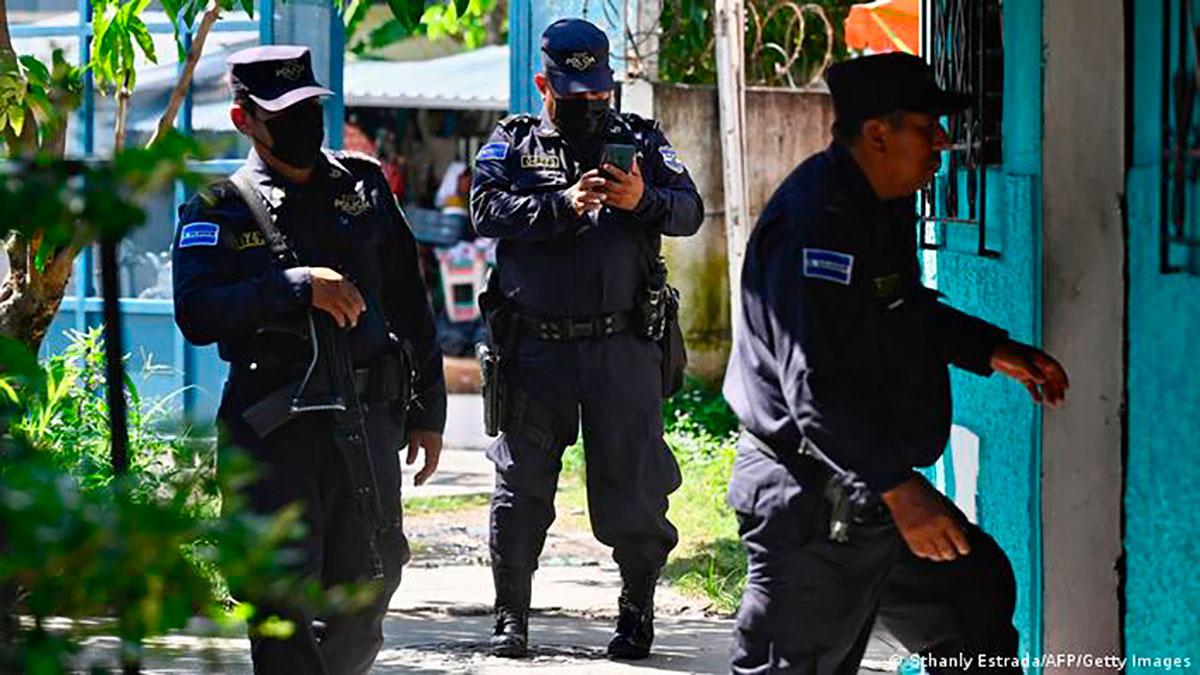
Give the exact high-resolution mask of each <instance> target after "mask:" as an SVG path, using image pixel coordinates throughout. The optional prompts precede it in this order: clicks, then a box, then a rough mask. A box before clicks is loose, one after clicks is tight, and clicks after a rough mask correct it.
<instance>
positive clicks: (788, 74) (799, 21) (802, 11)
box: [658, 0, 858, 86]
mask: <svg viewBox="0 0 1200 675" xmlns="http://www.w3.org/2000/svg"><path fill="white" fill-rule="evenodd" d="M857 1H858V0H818V1H816V2H809V3H796V2H778V1H777V0H747V2H746V24H747V25H746V38H745V45H746V55H745V62H746V82H747V84H758V85H771V86H802V85H804V84H807V83H808V82H810V81H811V80H813V79H814V78H815V77H816V76H818V75H820V72H821V69H822V68H823V67H824V65H825V61H826V56H827V55H829V56H830V57H831V58H832V59H833V60H834V61H837V60H841V59H844V58H846V56H847V54H848V52H847V49H846V42H845V37H844V31H843V26H844V24H845V22H846V17H847V16H849V14H850V6H851V5H853V4H855V3H856V2H857ZM822 14H823V15H824V16H825V17H826V18H827V19H828V22H829V26H828V27H827V26H826V24H825V21H824V20H822V19H821V15H822ZM712 22H713V8H712V3H711V2H708V1H707V0H664V3H663V12H662V16H661V18H660V20H659V25H660V27H661V28H662V36H661V38H660V40H659V44H660V48H659V55H658V56H659V66H658V67H659V77H660V78H661V79H662V80H663V81H665V82H679V83H685V84H712V83H714V82H716V57H715V53H714V50H713V45H714V38H713V23H712ZM829 29H831V30H832V37H833V44H832V45H831V44H830V35H829V33H828V32H827V30H829Z"/></svg>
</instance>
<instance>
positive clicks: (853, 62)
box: [825, 52, 971, 122]
mask: <svg viewBox="0 0 1200 675" xmlns="http://www.w3.org/2000/svg"><path fill="white" fill-rule="evenodd" d="M825 82H826V83H828V84H829V91H830V93H831V94H833V112H834V115H835V116H836V117H837V119H838V121H840V122H847V121H865V120H868V119H871V118H873V117H881V116H883V115H887V114H889V113H893V112H897V111H901V110H903V111H906V112H917V113H927V114H930V115H945V114H949V113H956V112H961V111H963V110H966V109H967V108H969V107H970V106H971V96H970V94H966V93H960V92H953V91H946V90H945V89H942V88H941V87H939V86H938V84H937V80H936V79H935V78H934V74H933V69H932V68H930V67H929V64H927V63H925V61H923V60H922V59H921V58H920V57H917V56H913V55H912V54H904V53H901V52H893V53H889V54H875V55H872V56H863V57H860V58H857V59H850V60H848V61H844V62H842V63H839V64H836V65H834V66H831V67H830V68H829V70H828V72H826V74H825Z"/></svg>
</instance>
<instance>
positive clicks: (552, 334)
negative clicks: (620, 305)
mask: <svg viewBox="0 0 1200 675" xmlns="http://www.w3.org/2000/svg"><path fill="white" fill-rule="evenodd" d="M515 318H516V321H517V326H518V328H519V330H520V334H521V335H523V336H524V335H528V336H529V337H532V338H535V339H537V340H549V341H554V342H569V341H571V340H587V339H591V338H605V337H611V336H613V335H616V334H617V333H624V332H625V331H628V330H632V329H633V327H634V326H635V324H636V322H637V320H638V317H637V316H636V315H635V314H634V313H633V312H613V313H612V314H599V315H596V316H558V317H555V316H537V315H534V314H529V313H526V312H522V311H520V310H517V311H516V312H515Z"/></svg>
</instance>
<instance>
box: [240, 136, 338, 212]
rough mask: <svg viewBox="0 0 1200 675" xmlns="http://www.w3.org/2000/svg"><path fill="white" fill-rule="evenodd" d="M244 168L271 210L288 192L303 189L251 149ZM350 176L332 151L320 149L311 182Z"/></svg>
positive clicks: (336, 179) (278, 204) (275, 207)
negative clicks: (276, 170)
mask: <svg viewBox="0 0 1200 675" xmlns="http://www.w3.org/2000/svg"><path fill="white" fill-rule="evenodd" d="M245 168H246V172H247V173H248V174H249V175H250V179H251V182H252V183H253V184H254V186H255V187H256V188H257V189H258V191H259V194H261V195H262V196H263V198H264V199H266V200H267V203H268V204H270V205H271V208H272V209H278V208H279V207H280V206H281V205H282V204H283V201H284V199H285V198H286V197H287V194H288V192H289V191H291V190H299V189H303V188H304V187H305V186H303V185H299V184H297V183H293V182H291V181H289V180H288V179H286V178H284V177H283V176H281V175H279V174H278V173H277V172H275V170H274V169H272V168H271V165H270V164H267V162H266V160H264V159H263V158H262V156H261V155H259V154H258V151H257V150H255V149H254V148H251V149H250V153H249V154H248V155H246V167H245ZM350 175H351V174H350V170H349V169H347V168H346V165H345V164H343V163H342V161H341V160H340V159H339V158H338V157H337V156H336V155H335V154H334V153H333V151H331V150H328V149H325V148H322V149H321V156H320V157H319V158H318V159H317V164H316V166H315V167H314V169H313V178H312V180H313V182H318V181H324V180H328V181H330V182H333V183H337V182H340V181H343V180H346V179H348V178H349V177H350ZM306 185H307V184H306Z"/></svg>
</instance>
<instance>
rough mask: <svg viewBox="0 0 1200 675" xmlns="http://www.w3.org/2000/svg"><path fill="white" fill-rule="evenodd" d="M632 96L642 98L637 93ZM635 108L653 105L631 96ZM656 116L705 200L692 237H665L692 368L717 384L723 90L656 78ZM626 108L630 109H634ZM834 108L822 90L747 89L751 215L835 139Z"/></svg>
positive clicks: (724, 315) (724, 318)
mask: <svg viewBox="0 0 1200 675" xmlns="http://www.w3.org/2000/svg"><path fill="white" fill-rule="evenodd" d="M632 98H636V96H635V97H632ZM631 103H634V105H635V106H636V107H641V106H646V105H647V102H645V101H644V100H639V101H638V102H634V101H631ZM649 107H650V110H652V113H651V114H653V116H654V117H655V118H656V119H657V120H658V121H659V123H660V124H661V125H662V127H663V131H664V132H665V133H666V135H667V138H668V139H669V140H670V141H671V144H672V145H673V146H675V148H676V149H678V150H680V151H681V153H682V155H683V158H684V162H685V163H686V164H687V167H688V171H689V172H690V173H691V176H692V179H693V180H695V181H696V186H697V187H698V188H699V190H700V194H701V195H702V196H703V198H704V209H705V221H704V226H703V227H702V228H701V229H700V232H699V233H698V234H696V235H695V236H693V237H688V238H686V239H672V238H669V237H668V238H666V239H664V246H663V250H664V252H665V255H666V256H667V258H668V260H669V262H670V266H671V279H672V283H674V284H675V285H676V286H677V287H678V288H679V289H680V293H681V295H682V296H683V297H682V305H683V312H682V314H681V316H680V320H681V321H682V324H683V329H684V336H685V338H686V339H687V342H688V353H689V358H690V359H691V363H690V366H691V371H692V373H693V374H694V375H697V376H699V377H702V378H704V379H709V380H711V381H713V382H717V381H719V380H720V378H721V377H722V376H723V375H724V371H725V362H726V360H727V358H728V356H729V343H730V335H731V333H730V322H729V277H728V272H727V269H728V259H727V256H726V241H725V220H724V218H725V213H724V208H725V198H724V188H723V185H722V179H721V167H722V162H721V140H720V137H719V135H718V134H717V129H718V128H719V125H718V109H717V92H716V89H715V88H714V87H711V86H707V87H706V86H686V85H676V84H667V83H657V84H655V85H654V87H653V98H652V102H650V103H649ZM625 109H626V110H628V109H630V108H629V107H628V106H626V107H625ZM832 124H833V111H832V108H831V106H830V101H829V96H828V94H826V93H822V92H810V91H806V92H800V91H789V90H778V89H752V90H750V91H749V92H748V94H747V101H746V128H747V129H750V130H751V132H752V133H751V135H750V137H749V138H748V139H747V140H748V146H749V152H748V160H747V169H748V173H749V175H748V179H749V184H750V216H751V219H752V220H753V219H755V218H757V217H758V214H759V213H760V212H761V211H762V209H763V207H764V206H765V205H766V203H767V200H768V199H770V197H771V195H772V194H773V193H774V192H775V188H777V187H778V186H779V184H780V183H781V182H782V181H783V179H784V178H785V177H786V176H787V175H788V174H789V173H791V171H792V169H794V168H795V167H796V165H797V164H799V163H800V162H801V161H803V160H804V159H805V158H806V157H808V156H809V155H811V154H813V153H815V152H819V151H820V150H822V149H824V148H825V146H826V145H828V144H829V139H830V135H829V134H830V131H829V130H830V126H831V125H832Z"/></svg>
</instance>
